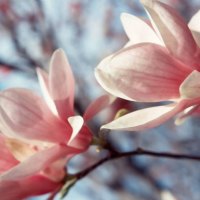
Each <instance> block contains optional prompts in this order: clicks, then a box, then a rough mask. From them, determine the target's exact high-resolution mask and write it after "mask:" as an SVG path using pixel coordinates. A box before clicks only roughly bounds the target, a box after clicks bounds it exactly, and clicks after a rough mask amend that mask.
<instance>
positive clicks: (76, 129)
mask: <svg viewBox="0 0 200 200" xmlns="http://www.w3.org/2000/svg"><path fill="white" fill-rule="evenodd" d="M68 121H69V123H70V125H71V127H72V129H73V133H72V135H71V138H70V140H69V142H68V145H69V146H71V147H74V148H77V149H80V150H82V151H85V150H86V149H87V148H88V146H89V145H90V142H91V140H92V135H91V132H90V130H89V128H88V127H87V126H86V125H84V120H83V118H82V117H81V116H73V117H69V118H68Z"/></svg>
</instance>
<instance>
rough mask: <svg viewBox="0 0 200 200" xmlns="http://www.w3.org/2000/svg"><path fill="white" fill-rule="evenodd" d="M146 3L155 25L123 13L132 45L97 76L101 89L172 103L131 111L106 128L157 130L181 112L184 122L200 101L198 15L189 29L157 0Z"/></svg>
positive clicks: (106, 62)
mask: <svg viewBox="0 0 200 200" xmlns="http://www.w3.org/2000/svg"><path fill="white" fill-rule="evenodd" d="M141 2H142V3H143V5H144V7H145V9H146V11H147V14H148V16H149V17H150V21H147V22H146V21H143V20H142V19H140V18H137V17H135V16H131V15H129V14H122V16H121V19H122V23H123V26H124V29H125V31H126V33H127V36H128V38H129V42H128V43H127V45H125V47H124V48H123V49H122V50H120V51H118V52H117V53H115V54H113V55H111V56H109V57H107V58H105V59H104V60H103V61H102V62H101V63H100V64H99V65H98V66H97V68H96V71H95V75H96V78H97V80H98V82H99V83H100V84H101V86H102V87H103V88H104V89H105V90H107V91H108V92H109V93H111V94H113V95H115V96H117V97H120V98H124V99H127V100H130V101H141V102H158V101H173V103H172V104H169V105H165V106H157V107H151V108H147V109H143V110H138V111H136V112H132V113H129V114H127V115H125V116H123V117H121V118H119V119H117V120H114V121H112V122H111V123H109V124H106V125H104V126H103V127H102V128H107V129H123V130H135V131H138V130H143V129H147V128H152V127H155V126H158V125H160V124H161V123H163V122H165V121H166V120H168V119H170V118H171V117H173V116H174V115H176V114H178V113H182V114H181V118H182V119H183V118H184V117H186V116H188V115H189V114H191V113H192V112H193V111H195V110H197V107H198V104H199V103H200V95H199V94H200V81H199V80H200V72H199V70H200V49H199V46H198V44H199V41H200V29H199V24H198V23H199V20H200V14H199V12H198V13H197V14H196V15H194V17H193V18H192V19H191V21H190V22H189V27H190V28H189V27H188V25H187V24H186V23H185V22H184V20H183V19H182V18H181V16H179V14H178V13H176V11H175V10H174V9H173V8H171V7H170V6H168V5H166V4H164V3H161V2H159V1H156V0H141ZM188 107H189V108H190V109H188V110H187V108H188ZM189 110H190V111H189ZM183 112H184V113H183Z"/></svg>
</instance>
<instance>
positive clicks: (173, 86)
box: [95, 43, 192, 102]
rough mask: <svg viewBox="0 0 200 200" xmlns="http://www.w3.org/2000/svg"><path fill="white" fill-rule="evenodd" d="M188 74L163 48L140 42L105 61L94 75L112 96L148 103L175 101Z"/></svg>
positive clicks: (189, 70) (188, 70) (184, 67)
mask: <svg viewBox="0 0 200 200" xmlns="http://www.w3.org/2000/svg"><path fill="white" fill-rule="evenodd" d="M191 71H192V70H191V69H190V68H187V67H186V66H185V65H183V64H182V63H180V62H178V61H177V60H175V59H174V58H173V57H172V56H171V55H170V54H169V53H168V51H167V50H166V49H165V48H164V47H161V46H159V45H156V44H150V43H146V44H145V43H144V44H140V45H134V46H132V47H129V48H126V49H123V50H122V51H120V52H118V53H116V54H115V55H113V56H112V57H109V58H106V60H105V61H102V62H101V63H100V64H99V65H98V66H97V69H96V71H95V76H96V78H97V81H98V82H99V83H100V84H101V86H102V87H103V88H104V89H105V90H107V91H108V92H110V93H111V94H112V95H115V96H118V97H120V98H124V99H127V100H136V101H144V102H150V101H161V100H167V99H176V98H179V86H180V84H181V83H182V81H183V80H184V79H185V78H186V77H187V75H188V74H189V73H190V72H191Z"/></svg>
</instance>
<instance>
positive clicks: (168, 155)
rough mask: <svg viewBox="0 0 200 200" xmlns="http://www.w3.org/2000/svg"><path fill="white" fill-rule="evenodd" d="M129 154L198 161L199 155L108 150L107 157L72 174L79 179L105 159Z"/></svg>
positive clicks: (138, 150) (140, 150) (141, 150)
mask: <svg viewBox="0 0 200 200" xmlns="http://www.w3.org/2000/svg"><path fill="white" fill-rule="evenodd" d="M130 156H151V157H159V158H167V159H179V160H183V159H187V160H194V161H200V156H197V155H187V154H176V153H170V152H154V151H149V150H145V149H142V148H138V149H136V150H134V151H128V152H116V151H114V152H110V154H109V155H108V156H107V157H105V158H103V159H101V160H99V161H98V162H97V163H95V164H94V165H92V166H90V167H88V168H87V169H85V170H83V171H81V172H79V173H77V174H74V175H73V176H74V177H77V180H80V179H82V178H84V177H85V176H86V175H88V174H89V173H90V172H92V171H93V170H95V169H96V168H97V167H99V166H100V165H102V164H104V163H105V162H107V161H111V160H114V159H118V158H123V157H130Z"/></svg>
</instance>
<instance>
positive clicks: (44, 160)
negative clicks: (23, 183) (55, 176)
mask: <svg viewBox="0 0 200 200" xmlns="http://www.w3.org/2000/svg"><path fill="white" fill-rule="evenodd" d="M77 153H79V151H78V150H77V149H74V148H72V147H67V146H64V145H54V146H53V147H51V148H48V149H45V150H43V151H39V152H38V153H35V154H34V155H33V156H30V157H29V158H27V159H26V160H24V161H23V162H21V163H20V164H18V165H16V166H15V167H13V168H11V169H10V170H8V171H7V172H5V173H4V174H2V175H1V176H0V180H1V181H3V180H6V181H9V180H19V179H22V178H26V177H28V176H32V175H34V174H37V173H38V172H41V171H42V170H43V169H45V168H46V167H48V166H50V165H51V164H52V163H54V162H55V161H57V160H59V159H63V158H64V157H67V156H68V155H71V154H77ZM49 178H51V177H49Z"/></svg>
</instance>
